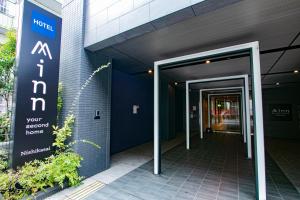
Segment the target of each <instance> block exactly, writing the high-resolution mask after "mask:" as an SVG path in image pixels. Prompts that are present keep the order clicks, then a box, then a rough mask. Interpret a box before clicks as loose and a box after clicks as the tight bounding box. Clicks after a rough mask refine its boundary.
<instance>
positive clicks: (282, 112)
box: [270, 104, 293, 121]
mask: <svg viewBox="0 0 300 200" xmlns="http://www.w3.org/2000/svg"><path fill="white" fill-rule="evenodd" d="M270 115H271V120H272V121H291V120H293V115H292V105H291V104H271V105H270Z"/></svg>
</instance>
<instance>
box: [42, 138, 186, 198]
mask: <svg viewBox="0 0 300 200" xmlns="http://www.w3.org/2000/svg"><path fill="white" fill-rule="evenodd" d="M184 139H185V137H184V135H182V137H177V138H175V139H173V140H170V141H166V142H163V145H162V152H166V151H168V150H170V149H172V148H173V147H175V146H177V145H179V144H181V143H182V142H183V141H184ZM152 159H153V144H152V142H149V143H145V144H142V145H140V146H137V147H134V148H131V149H128V150H126V151H123V152H120V153H117V154H115V155H113V156H112V157H111V166H110V168H109V169H107V170H105V171H103V172H100V173H99V174H96V175H94V176H92V177H90V178H88V179H85V180H84V181H83V184H82V185H80V186H78V187H72V188H67V189H64V190H62V191H60V192H58V193H56V194H54V195H52V196H50V197H48V198H47V200H65V199H74V198H71V197H73V196H74V194H77V193H78V192H81V191H83V190H84V191H87V190H89V188H90V187H91V185H93V184H95V183H96V184H97V183H103V184H109V183H111V182H113V181H115V180H117V179H118V178H120V177H122V176H124V175H126V174H127V173H129V172H131V171H132V170H134V169H136V168H138V167H140V166H141V165H143V164H145V163H147V162H148V161H150V160H152Z"/></svg>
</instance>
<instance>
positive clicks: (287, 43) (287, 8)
mask: <svg viewBox="0 0 300 200" xmlns="http://www.w3.org/2000/svg"><path fill="white" fill-rule="evenodd" d="M299 6H300V5H299V1H297V0H293V1H289V2H288V3H287V2H285V1H281V0H276V1H271V0H262V1H250V0H179V1H172V0H103V1H98V0H85V1H84V0H65V1H64V2H63V4H62V18H63V30H62V46H61V62H60V81H61V82H62V83H63V86H64V88H65V89H64V97H63V98H64V109H63V114H62V115H63V116H66V114H67V113H68V112H69V110H70V109H71V106H72V105H71V104H72V102H73V99H74V96H75V95H76V94H77V93H78V92H79V91H80V89H81V87H82V85H83V84H84V83H85V81H86V80H87V79H88V78H89V77H90V75H91V74H92V73H93V71H94V70H95V69H97V68H98V67H99V66H101V65H102V64H106V63H108V62H110V63H111V65H110V67H109V68H106V69H104V70H102V71H101V72H99V73H98V74H97V75H96V76H95V77H94V78H93V79H92V80H91V82H90V85H89V86H88V87H86V88H85V89H84V90H83V91H82V93H81V96H80V98H79V100H78V103H77V104H76V106H75V108H74V113H75V117H76V123H75V127H74V139H87V140H90V141H93V142H95V143H97V144H99V145H100V146H101V150H100V152H99V150H97V149H95V148H93V147H91V146H88V145H85V144H78V145H76V147H75V148H76V150H77V151H78V152H79V153H80V154H81V155H82V156H83V157H84V160H83V164H82V167H81V168H80V170H81V174H82V175H83V176H87V177H88V176H92V175H94V174H96V173H98V172H101V171H103V170H105V169H107V168H109V166H110V157H111V155H112V154H114V153H117V152H120V151H122V150H125V149H128V148H130V147H133V146H136V145H139V144H143V143H145V142H147V141H151V140H152V139H153V131H154V130H153V114H154V113H153V105H154V102H153V99H154V95H153V76H152V74H153V67H154V62H155V61H158V60H163V59H168V58H172V57H177V56H184V55H188V54H192V53H198V52H202V51H207V50H211V49H217V48H221V47H228V46H232V45H237V44H243V43H249V42H253V41H259V44H260V49H261V73H262V86H263V98H264V109H265V110H264V112H265V113H264V119H265V125H267V127H266V128H265V130H266V131H265V135H264V136H276V137H290V138H300V136H299V128H297V127H298V126H299V120H298V121H297V119H296V118H293V119H294V121H293V123H285V122H282V124H281V125H282V126H285V127H286V128H287V129H289V130H293V131H291V132H290V133H289V135H288V136H287V135H282V133H277V132H276V130H275V131H274V130H271V129H272V128H271V126H269V125H270V123H271V122H270V117H269V111H268V110H269V107H270V104H272V103H273V104H280V103H290V102H292V101H290V100H286V101H281V100H278V101H276V100H274V101H272V100H271V99H270V98H269V96H268V95H269V94H271V93H272V95H274V96H277V95H276V94H275V93H277V92H279V90H277V89H278V87H279V85H280V87H283V86H284V87H298V86H299V81H298V79H297V77H295V76H294V74H296V73H298V72H297V69H296V68H297V59H296V56H295V55H291V57H290V58H291V59H290V60H288V59H287V60H280V59H281V57H282V56H281V57H280V58H278V54H279V55H280V53H282V52H283V51H289V50H291V49H292V47H291V46H293V45H296V46H297V45H298V44H299V42H300V39H299V37H298V36H299V30H298V29H297V27H299V24H298V21H297V20H295V19H297V17H299V15H300V7H299ZM279 27H280V28H279ZM294 49H296V47H294ZM295 52H296V50H295ZM295 52H293V53H295ZM283 54H284V53H283ZM242 57H243V56H241V57H233V58H242ZM231 59H232V58H228V59H227V60H226V61H227V62H229V63H225V64H224V63H223V64H220V65H214V64H212V65H211V67H207V66H206V67H203V68H200V67H201V66H200V64H210V60H208V61H205V62H203V63H200V64H199V63H196V64H194V65H193V64H190V65H191V66H190V67H191V68H189V69H188V68H187V69H186V70H181V71H179V70H178V71H176V70H177V68H179V67H178V65H179V64H178V65H175V64H174V66H172V69H173V71H172V70H170V71H168V70H167V69H165V71H164V72H162V73H161V77H160V82H159V84H160V85H159V86H160V93H159V96H160V102H159V105H160V108H161V111H160V114H159V118H160V119H159V120H160V124H161V126H160V132H161V139H162V140H169V139H172V138H174V137H176V136H177V135H178V134H177V133H180V132H184V130H185V127H186V124H185V105H184V104H185V103H184V102H185V91H184V89H183V88H184V83H185V81H187V80H192V79H199V78H211V77H221V76H230V75H240V74H248V75H249V77H251V69H250V68H249V66H250V64H249V59H248V60H247V59H245V60H240V61H239V63H233V61H232V60H231ZM277 59H279V60H280V62H279V61H276V60H277ZM219 61H220V62H222V61H223V60H222V59H221V58H220V60H219ZM231 61H232V63H231ZM195 62H196V61H195ZM192 65H193V66H192ZM180 67H182V66H180ZM243 67H248V68H246V69H244V68H243ZM200 69H202V71H201V70H200ZM250 82H251V78H250ZM235 84H236V83H232V84H231V85H235ZM208 86H209V85H208ZM217 86H218V87H222V86H223V85H222V83H219V84H217V85H215V87H217ZM229 86H230V85H229ZM199 87H202V88H205V87H204V86H203V85H202V86H199ZM196 89H198V88H196ZM196 89H195V90H196ZM273 92H274V93H273ZM265 94H266V95H265ZM198 99H199V93H198V92H194V91H193V90H191V97H190V102H191V103H190V105H191V106H192V107H191V112H193V113H192V117H191V121H190V123H191V124H190V127H191V129H192V130H194V131H199V129H200V127H199V125H198V121H199V116H198V114H197V113H198V112H199V110H198V107H197V106H198ZM268 102H269V103H268ZM270 102H272V103H270ZM291 104H293V106H292V109H295V111H293V113H295V116H296V113H297V112H298V111H296V108H297V105H296V103H295V102H294V103H291ZM194 107H195V108H194ZM137 108H138V109H137ZM136 109H137V110H136ZM251 112H252V111H251ZM95 113H100V119H99V118H97V119H96V118H95ZM254 115H255V114H254ZM204 120H206V119H204ZM272 123H273V122H272ZM202 128H203V127H202ZM208 128H209V127H208Z"/></svg>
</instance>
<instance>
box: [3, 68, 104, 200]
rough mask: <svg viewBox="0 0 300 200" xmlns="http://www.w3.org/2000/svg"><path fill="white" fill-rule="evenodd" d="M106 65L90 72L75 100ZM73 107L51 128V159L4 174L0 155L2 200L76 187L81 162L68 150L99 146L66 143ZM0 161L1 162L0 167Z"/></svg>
mask: <svg viewBox="0 0 300 200" xmlns="http://www.w3.org/2000/svg"><path fill="white" fill-rule="evenodd" d="M108 65H109V63H108V64H107V65H103V66H101V67H99V68H97V69H96V70H95V71H94V72H93V74H92V75H91V76H90V77H89V79H88V80H87V81H86V82H85V83H84V85H83V86H82V87H81V90H80V91H79V92H78V94H77V96H76V97H75V100H76V99H78V98H79V96H80V95H81V91H82V90H83V89H84V88H85V87H86V86H87V85H88V84H89V82H90V81H91V79H92V77H93V76H94V75H95V74H96V73H98V72H99V71H101V70H102V69H104V68H106V67H108ZM61 92H62V86H61ZM59 96H61V95H59ZM58 101H59V102H61V105H58V110H59V111H61V110H60V109H61V108H62V99H61V101H60V100H58ZM75 104H76V101H73V103H72V107H71V110H70V112H69V114H68V115H67V117H66V118H65V120H64V123H63V126H62V127H58V126H53V135H54V136H55V140H54V142H53V144H52V145H53V147H55V153H54V154H53V155H51V156H49V157H48V158H45V159H43V160H34V161H31V162H27V163H25V164H24V165H23V166H21V167H20V168H18V169H17V170H16V171H14V170H7V162H5V158H4V157H3V158H2V157H1V153H0V193H1V194H2V195H3V197H4V199H8V200H18V199H22V198H27V199H28V198H29V199H30V197H34V196H35V195H36V193H37V192H38V191H43V190H45V189H46V188H48V187H53V186H55V185H59V186H60V187H64V184H67V185H68V186H76V185H78V184H80V182H81V180H82V178H83V177H81V176H79V173H78V169H79V167H80V162H81V161H82V160H83V158H82V157H81V156H80V155H79V154H77V153H76V152H74V150H73V149H72V146H73V145H74V144H76V143H78V142H82V143H86V144H90V145H92V146H94V147H96V148H100V146H99V145H97V144H95V143H93V142H91V141H87V140H75V141H72V142H68V140H69V139H70V138H71V137H72V133H73V126H74V123H75V117H74V115H73V114H71V113H72V108H73V107H74V106H75ZM6 155H7V154H6ZM1 160H2V161H4V162H3V163H1Z"/></svg>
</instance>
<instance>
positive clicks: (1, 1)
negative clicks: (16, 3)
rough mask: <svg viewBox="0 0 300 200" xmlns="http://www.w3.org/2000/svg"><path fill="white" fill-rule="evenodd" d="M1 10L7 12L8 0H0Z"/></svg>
mask: <svg viewBox="0 0 300 200" xmlns="http://www.w3.org/2000/svg"><path fill="white" fill-rule="evenodd" d="M0 12H2V13H6V12H7V10H6V0H0Z"/></svg>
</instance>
